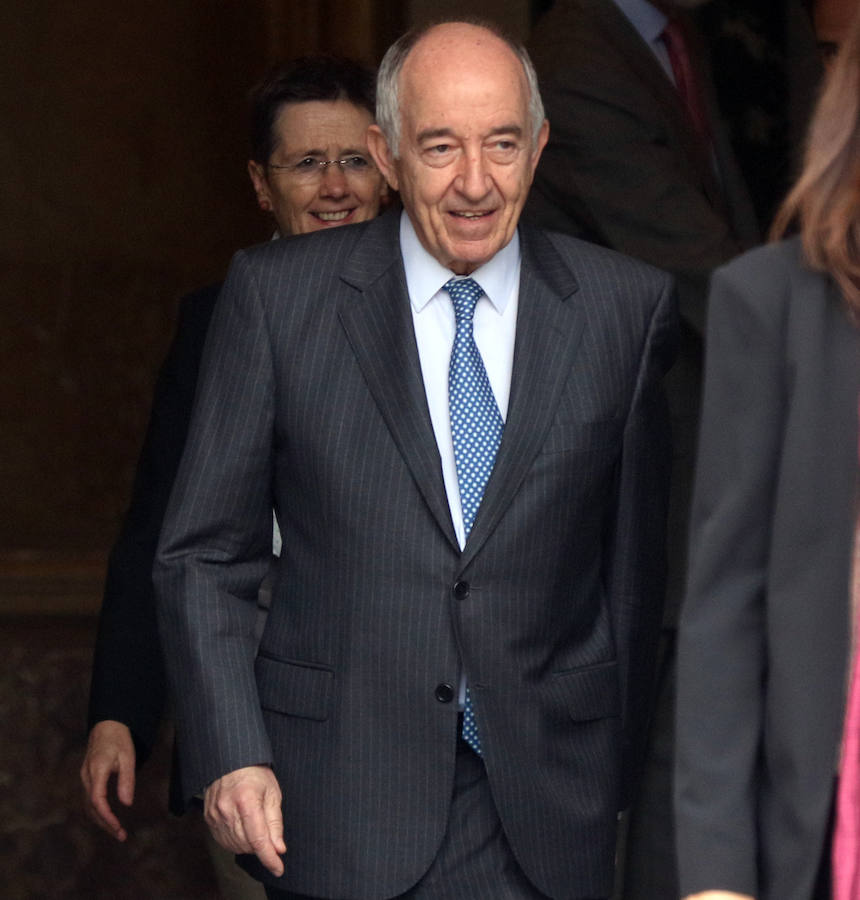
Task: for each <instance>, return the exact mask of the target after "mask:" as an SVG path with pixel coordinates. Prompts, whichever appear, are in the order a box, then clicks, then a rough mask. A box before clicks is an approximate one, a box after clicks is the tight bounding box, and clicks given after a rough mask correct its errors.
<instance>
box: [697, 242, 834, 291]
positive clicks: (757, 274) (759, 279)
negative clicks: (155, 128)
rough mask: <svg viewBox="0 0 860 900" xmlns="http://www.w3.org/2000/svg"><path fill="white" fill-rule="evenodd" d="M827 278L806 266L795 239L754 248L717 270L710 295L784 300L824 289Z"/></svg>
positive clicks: (800, 246) (799, 243) (801, 247)
mask: <svg viewBox="0 0 860 900" xmlns="http://www.w3.org/2000/svg"><path fill="white" fill-rule="evenodd" d="M827 283H828V279H827V276H826V275H824V274H823V273H822V272H818V271H816V270H814V269H812V268H811V267H810V266H809V265H808V264H807V262H806V260H805V258H804V253H803V245H802V244H801V241H800V238H799V237H797V236H793V237H789V238H785V239H784V240H781V241H775V242H772V243H769V244H763V245H761V246H759V247H754V248H753V249H752V250H748V251H747V252H746V253H742V254H741V255H740V256H736V257H735V258H734V259H732V260H730V261H729V262H727V263H725V264H723V265H722V266H720V267H719V268H717V269H716V270H715V271H714V273H713V275H712V277H711V292H712V293H715V292H721V291H722V292H724V291H726V290H731V291H733V292H735V293H738V294H743V295H746V296H750V297H755V298H759V299H760V300H761V302H765V301H766V299H767V298H786V297H790V296H792V295H794V294H798V293H803V294H807V295H808V294H810V292H813V291H815V290H817V289H821V288H824V287H825V286H826V284H827Z"/></svg>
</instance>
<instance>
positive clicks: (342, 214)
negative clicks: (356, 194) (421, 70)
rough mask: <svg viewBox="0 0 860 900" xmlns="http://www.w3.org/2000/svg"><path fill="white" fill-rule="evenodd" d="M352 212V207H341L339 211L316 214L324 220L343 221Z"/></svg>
mask: <svg viewBox="0 0 860 900" xmlns="http://www.w3.org/2000/svg"><path fill="white" fill-rule="evenodd" d="M351 212H352V210H351V209H339V210H338V211H337V212H315V213H314V215H315V216H316V217H317V218H318V219H322V221H323V222H342V221H343V220H344V219H345V218H346V217H347V216H348V215H349V214H350V213H351Z"/></svg>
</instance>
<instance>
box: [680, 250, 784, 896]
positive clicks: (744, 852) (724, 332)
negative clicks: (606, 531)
mask: <svg viewBox="0 0 860 900" xmlns="http://www.w3.org/2000/svg"><path fill="white" fill-rule="evenodd" d="M748 260H749V257H746V258H742V259H741V260H740V263H741V265H732V266H729V267H726V268H725V269H722V270H718V271H717V273H716V274H715V276H714V280H713V286H712V293H711V298H710V304H711V306H710V317H709V322H708V333H707V341H708V354H707V369H706V383H705V394H704V408H703V417H702V428H701V433H700V439H699V453H698V469H697V477H696V486H695V492H694V500H693V510H692V523H691V532H690V572H689V579H688V590H687V595H686V597H685V601H684V607H683V612H682V618H681V629H680V637H679V649H678V681H677V683H678V702H677V736H676V741H677V743H676V752H677V760H676V783H675V791H676V810H677V841H678V858H679V866H680V878H681V888H682V894H683V895H686V894H688V893H695V892H699V891H702V890H707V889H718V888H719V889H724V890H732V891H736V892H739V893H744V894H752V895H755V894H756V893H757V889H758V888H757V878H756V871H757V840H758V837H757V814H758V811H757V808H756V785H757V782H758V779H759V778H760V777H761V773H760V772H759V754H760V749H761V748H760V742H761V740H762V733H763V726H764V723H763V717H764V712H763V710H764V688H763V679H764V677H765V670H766V648H765V599H766V590H767V578H768V569H767V567H768V552H769V546H770V540H771V521H772V510H773V502H774V501H773V498H774V491H775V482H776V477H777V472H778V468H779V455H780V445H781V439H782V431H783V422H782V420H783V407H784V396H783V395H784V387H783V379H784V375H783V372H782V364H781V356H782V343H783V336H782V333H783V328H784V326H783V314H782V312H781V305H780V304H781V299H782V297H783V296H784V295H785V293H786V291H787V280H786V278H785V272H784V269H783V271H780V268H779V266H778V265H774V264H773V261H772V260H773V257H767V258H766V259H765V260H763V262H765V263H766V264H765V265H760V264H759V265H750V264H749V263H748ZM768 261H770V262H771V264H769V265H768V264H767V262H768Z"/></svg>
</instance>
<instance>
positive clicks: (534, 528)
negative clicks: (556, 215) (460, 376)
mask: <svg viewBox="0 0 860 900" xmlns="http://www.w3.org/2000/svg"><path fill="white" fill-rule="evenodd" d="M397 224H398V222H397V217H396V216H385V217H383V218H382V219H379V220H376V221H374V222H373V223H368V224H366V225H361V226H357V227H355V228H352V227H349V228H342V229H335V230H333V231H331V232H326V233H324V234H320V235H313V236H303V237H297V238H291V239H288V240H284V241H282V242H278V243H277V244H272V245H266V246H262V247H259V248H254V249H253V250H250V251H247V252H244V253H240V254H238V255H237V257H236V258H235V260H234V263H233V265H232V267H231V272H230V275H229V277H228V280H227V282H226V284H225V288H224V291H223V294H222V297H221V299H220V300H219V304H218V308H217V309H216V312H215V316H214V318H213V322H212V325H211V327H210V338H209V341H208V344H207V349H206V358H205V360H204V366H203V376H202V380H201V386H200V389H199V394H198V398H197V402H196V410H195V415H194V420H193V422H192V428H191V435H190V438H189V442H188V450H187V452H186V455H185V458H184V460H183V463H182V468H181V471H180V474H179V477H178V479H177V487H176V489H175V492H174V495H173V497H172V499H171V505H170V510H169V512H168V516H167V521H166V525H165V529H164V532H163V534H162V541H161V547H160V553H159V561H158V563H157V565H156V573H155V575H156V581H157V585H158V591H159V596H160V604H159V610H160V618H161V627H162V633H163V640H164V643H165V648H166V655H167V657H168V668H169V672H170V677H171V683H172V685H173V689H174V693H175V702H176V706H177V714H178V729H179V740H180V747H181V749H182V751H183V760H184V775H185V778H184V783H185V784H187V785H188V786H189V791H196V790H199V789H200V788H202V787H203V786H204V785H205V784H207V783H208V782H209V781H211V780H213V779H214V778H216V777H218V776H219V775H221V774H223V773H225V772H227V771H229V770H231V769H235V768H238V767H240V766H244V765H249V764H253V763H272V764H273V766H274V769H275V773H276V775H277V777H278V780H279V782H280V784H281V787H282V791H283V794H284V819H285V829H286V833H285V840H286V843H287V846H288V848H289V850H288V854H287V860H286V874H285V876H284V878H283V879H282V882H281V886H282V887H284V888H285V889H289V890H291V891H294V892H297V893H300V894H308V895H311V896H314V895H316V896H329V897H350V898H356V900H363V898H378V897H383V896H388V897H390V896H396V895H397V894H400V893H403V892H405V891H407V890H408V889H410V888H411V887H412V886H413V885H414V884H415V883H416V882H417V881H418V880H419V879H420V878H421V876H422V875H423V874H424V873H425V872H427V870H428V869H429V868H430V866H431V864H432V861H433V860H434V858H435V857H436V854H437V851H438V848H439V847H440V844H441V842H442V840H443V836H444V834H445V828H446V822H447V817H448V813H449V805H450V797H451V790H452V783H453V778H454V770H455V754H456V746H457V734H456V729H457V709H456V704H452V703H444V702H440V701H439V700H437V699H436V692H435V688H436V686H437V685H439V684H449V685H456V684H457V683H458V680H459V677H460V672H461V667H463V668H465V672H466V675H467V677H468V680H469V683H470V685H471V687H472V694H473V701H474V703H475V707H476V712H477V715H478V716H479V720H480V722H481V727H482V733H483V734H485V735H486V737H485V757H484V761H485V765H486V771H487V775H488V779H489V785H490V788H491V791H492V796H493V799H494V801H495V804H496V807H497V809H498V814H499V817H500V820H501V822H502V825H503V828H504V831H505V835H506V837H507V839H508V840H509V842H510V844H511V847H512V849H513V851H514V853H515V855H516V857H517V859H518V861H519V862H520V864H521V866H522V868H523V870H524V872H525V873H526V875H527V876H528V878H529V879H530V880H531V881H532V882H533V883H534V884H535V885H536V887H537V888H538V889H539V890H540V891H541V892H543V893H545V894H546V895H547V896H550V897H557V898H582V897H599V896H604V895H607V894H608V893H609V890H610V885H611V879H612V862H613V850H614V831H615V828H614V826H615V813H616V810H617V808H618V804H619V800H620V795H621V792H622V784H621V776H622V768H623V766H622V756H623V754H624V753H625V752H628V751H629V752H632V749H631V748H634V747H635V746H636V745H637V743H638V739H639V737H640V735H639V734H638V733H636V732H635V730H634V732H630V733H626V734H625V735H624V737H625V738H626V739H625V740H622V714H623V715H624V716H625V717H626V719H625V721H624V724H625V725H626V724H627V723H628V722H629V723H630V724H631V726H633V728H634V729H636V728H637V727H638V725H639V722H640V717H641V709H642V707H643V703H644V698H645V696H647V693H648V675H649V666H650V662H651V653H652V648H653V645H654V642H655V639H656V630H657V626H658V623H659V607H660V598H661V596H662V587H663V569H662V551H663V548H662V535H663V526H664V503H663V500H664V487H665V477H666V471H665V468H666V463H667V460H668V455H667V454H665V453H664V449H665V448H664V444H665V436H666V435H665V416H664V409H663V404H662V398H661V394H660V390H659V380H660V376H661V373H662V371H663V369H664V368H665V366H666V365H667V364H668V362H669V357H670V355H671V351H672V329H673V327H674V307H673V302H672V296H671V290H670V282H669V280H668V279H667V278H666V277H665V276H663V275H662V274H661V273H657V272H656V271H655V270H652V269H649V268H648V267H646V266H642V265H640V264H638V263H633V262H632V261H629V260H626V259H624V258H622V257H620V256H617V255H616V254H613V253H612V252H611V251H605V250H602V249H599V248H594V247H590V246H588V245H584V244H580V243H578V242H575V241H573V240H570V239H568V238H563V237H560V236H552V237H548V236H547V235H545V234H544V233H542V232H537V231H531V230H528V229H523V230H522V232H521V240H522V248H523V249H522V252H523V265H522V281H521V292H520V316H519V321H518V334H517V344H516V349H515V356H514V367H513V375H512V383H511V400H510V405H509V410H508V419H507V422H508V424H507V426H506V429H505V434H504V437H503V440H502V444H501V447H500V448H499V452H498V455H497V458H496V465H495V467H494V470H493V473H492V475H491V477H490V480H489V482H488V484H487V487H486V491H485V494H484V499H483V502H482V505H481V508H480V510H479V511H478V514H477V517H476V519H475V522H474V526H473V529H472V532H471V535H470V540H469V544H468V547H467V548H466V549H465V550H464V551H463V552H462V553H461V552H460V550H459V548H458V546H457V542H456V539H455V536H454V534H453V528H452V526H451V521H450V513H449V511H448V505H447V501H446V497H445V491H444V486H443V483H442V476H441V470H440V461H439V457H438V451H437V449H436V444H435V440H434V437H433V432H432V427H431V424H430V418H429V414H428V411H427V408H426V400H425V397H424V388H423V382H422V378H421V371H420V365H419V362H418V353H417V348H416V345H415V339H414V335H413V331H412V323H411V317H410V313H409V306H408V301H407V297H406V290H405V283H404V275H403V267H402V261H401V259H400V255H399V249H398V243H397ZM273 503H274V506H275V509H276V511H277V514H278V520H279V522H280V524H281V529H282V532H283V536H284V549H283V553H282V556H281V559H280V563H279V569H278V573H277V577H276V580H275V584H274V586H273V597H272V609H271V612H270V615H269V619H268V622H267V626H266V630H265V633H264V635H263V638H262V643H261V647H260V653H259V657H258V658H257V659H256V662H255V659H254V651H253V643H252V637H251V635H252V633H253V619H254V596H255V590H256V585H257V584H258V582H259V580H260V578H262V575H263V573H264V571H265V568H266V566H267V565H268V559H269V548H268V546H267V542H268V541H269V540H270V536H271V535H270V510H271V506H272V504H273ZM457 584H459V585H460V587H459V588H458V590H457V591H456V592H455V589H454V586H455V585H457ZM464 585H467V586H468V589H464V587H463V586H464ZM394 723H397V725H396V727H395V726H394ZM248 866H249V868H250V869H251V870H253V871H254V872H255V873H256V874H258V875H259V876H260V877H268V878H269V880H271V876H264V873H263V872H262V871H261V870H260V868H259V866H258V865H257V864H256V861H255V860H249V861H248Z"/></svg>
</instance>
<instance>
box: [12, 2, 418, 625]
mask: <svg viewBox="0 0 860 900" xmlns="http://www.w3.org/2000/svg"><path fill="white" fill-rule="evenodd" d="M401 25H402V21H401V12H400V7H399V4H397V3H395V2H385V0H376V2H370V0H350V2H346V0H329V2H318V3H313V4H308V3H302V2H290V0H222V2H219V3H211V2H208V0H149V2H148V3H146V4H131V5H128V6H126V5H124V4H119V5H118V4H117V3H115V2H107V0H79V2H77V3H74V4H70V3H64V2H61V0H29V2H24V0H7V2H5V3H4V4H2V8H0V33H2V34H3V35H4V41H3V44H4V52H3V54H0V116H2V121H3V129H2V131H0V612H2V611H10V610H17V611H22V610H23V611H39V610H53V611H56V610H57V609H59V610H60V611H62V610H66V609H76V608H79V607H81V606H83V607H86V608H92V607H93V606H95V605H97V604H98V600H99V594H100V582H101V578H102V576H103V567H104V560H105V557H106V553H107V550H108V548H109V546H110V544H111V542H112V541H113V539H114V537H115V534H116V531H117V528H118V525H119V522H120V519H121V516H122V513H123V511H124V508H125V505H126V503H127V499H128V495H129V490H130V486H131V480H132V475H133V472H134V466H135V462H136V458H137V453H138V450H139V447H140V442H141V438H142V435H143V430H144V428H145V425H146V421H147V417H148V412H149V403H150V399H151V393H152V387H153V384H154V379H155V374H156V372H157V368H158V365H159V364H160V362H161V359H162V357H163V354H164V352H165V349H166V347H167V343H168V341H169V339H170V336H171V333H172V330H173V323H174V316H175V311H176V307H177V302H178V299H179V298H180V297H181V296H182V295H183V294H184V293H186V292H187V291H189V290H192V289H194V288H196V287H200V286H202V285H204V284H207V283H210V282H213V281H217V280H219V279H221V278H222V277H223V275H224V272H225V270H226V267H227V264H228V262H229V259H230V256H231V254H232V253H233V251H234V250H236V249H237V248H239V247H241V246H244V245H247V244H250V243H254V242H256V241H259V240H263V239H265V238H266V237H267V236H268V233H269V230H270V226H269V224H268V223H267V222H266V220H265V219H264V218H263V217H262V214H261V213H259V212H258V211H257V209H256V206H255V203H254V200H253V194H252V191H251V189H250V185H249V182H248V177H247V174H246V171H245V162H246V159H247V152H246V107H245V98H246V95H247V91H248V89H249V88H250V86H251V85H252V84H253V83H254V82H255V81H256V80H257V79H259V78H260V77H261V75H262V74H263V73H264V71H265V70H266V68H267V67H268V66H269V65H270V64H271V63H272V62H274V61H276V60H277V59H281V58H286V57H290V56H295V55H299V54H301V53H307V52H313V51H317V50H329V51H334V52H341V53H346V54H351V55H354V56H356V57H359V58H362V59H364V60H366V61H367V62H373V63H375V62H377V61H378V58H379V55H380V53H381V51H382V49H384V47H385V46H387V44H388V43H389V42H390V40H391V38H392V37H393V36H395V35H396V34H397V33H399V31H400V29H401Z"/></svg>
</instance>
